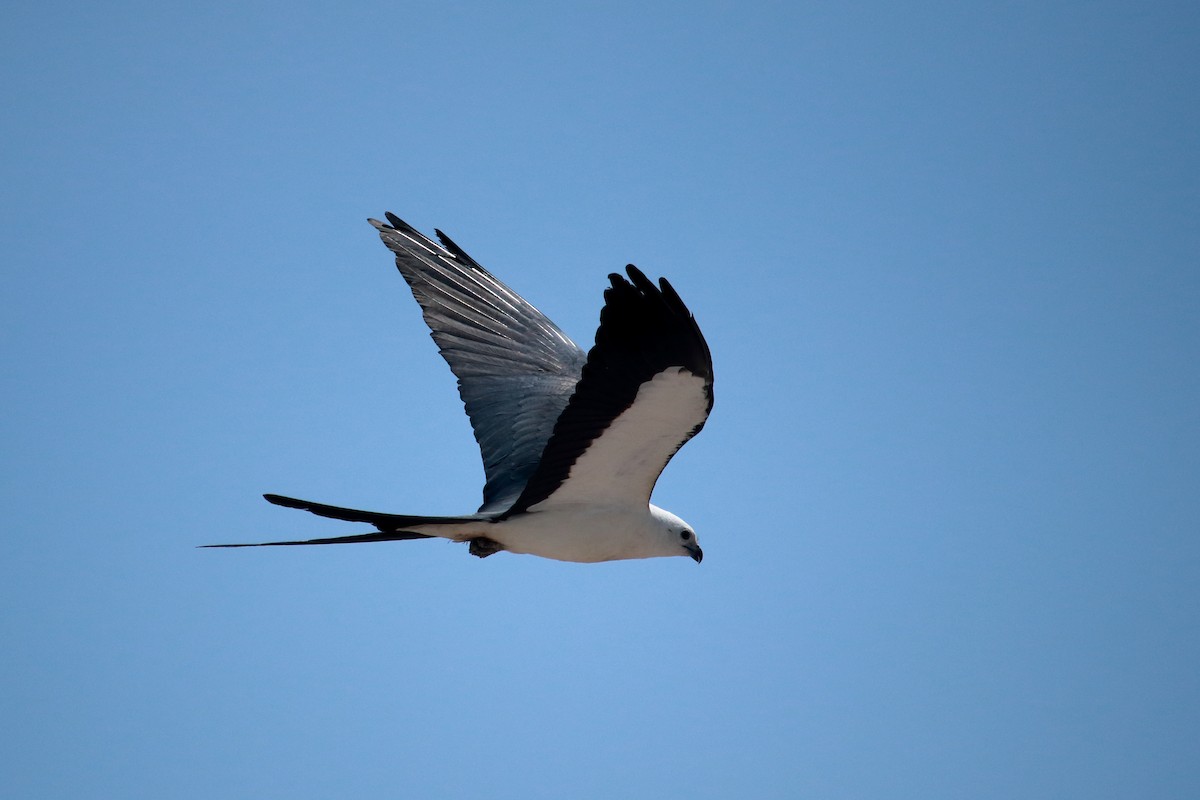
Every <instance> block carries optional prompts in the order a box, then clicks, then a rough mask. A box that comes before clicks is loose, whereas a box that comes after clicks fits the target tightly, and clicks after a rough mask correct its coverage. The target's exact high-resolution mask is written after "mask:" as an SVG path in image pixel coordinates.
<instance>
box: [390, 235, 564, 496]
mask: <svg viewBox="0 0 1200 800" xmlns="http://www.w3.org/2000/svg"><path fill="white" fill-rule="evenodd" d="M387 220H388V223H390V224H387V223H383V222H379V221H378V220H374V219H373V220H370V222H371V224H372V225H374V226H375V228H376V229H377V230H378V231H379V236H380V238H381V239H383V243H384V244H385V245H387V246H388V249H390V250H391V251H392V252H393V253H395V254H396V267H397V268H398V269H399V270H400V274H401V275H403V276H404V280H405V281H407V282H408V285H409V287H410V288H411V289H412V293H413V297H415V298H416V300H417V302H418V303H419V304H420V306H421V312H422V314H423V315H424V317H425V322H426V324H427V325H429V330H430V332H431V334H432V336H433V340H434V341H435V342H436V343H437V346H438V349H439V350H440V351H441V353H442V356H443V357H444V358H445V359H446V363H448V364H449V365H450V369H451V370H452V371H453V372H454V374H455V376H457V377H458V393H459V396H460V397H462V401H463V404H464V405H465V406H466V409H467V416H469V417H470V418H471V427H472V428H474V430H475V440H476V441H477V442H479V450H480V453H481V454H482V456H483V469H484V474H485V475H486V478H487V483H486V484H485V486H484V488H483V505H482V507H481V508H480V509H479V510H480V511H481V512H483V511H489V512H490V511H503V510H505V509H507V508H508V507H510V506H511V505H512V502H513V501H514V500H515V499H516V498H517V496H518V495H519V494H520V493H521V491H522V490H523V489H524V488H525V484H526V483H527V482H528V480H529V477H530V475H532V474H533V472H534V470H535V469H536V468H537V466H538V461H539V457H540V456H541V454H542V451H543V450H544V449H545V447H546V442H547V441H548V440H549V438H550V434H551V431H552V429H553V426H554V421H555V420H556V419H557V418H558V416H559V414H560V413H561V412H562V410H563V408H564V407H566V405H567V400H568V399H569V398H570V396H571V393H572V392H573V391H574V390H575V384H576V383H577V382H578V381H579V376H580V371H581V370H582V369H583V364H584V361H585V358H586V357H585V355H584V352H583V350H581V349H580V348H579V347H578V346H577V345H576V344H575V343H574V342H572V341H571V340H570V339H569V338H567V336H566V334H564V333H563V332H562V331H561V330H559V328H558V326H557V325H555V324H554V323H553V322H551V321H550V320H549V319H548V318H547V317H546V316H545V315H544V314H542V312H540V311H538V310H537V309H536V308H534V307H533V306H531V305H530V304H529V303H528V302H526V301H525V300H524V299H523V298H522V297H521V296H520V295H518V294H517V293H516V292H514V291H513V290H512V289H509V288H508V287H507V286H505V285H504V284H503V283H501V282H500V281H498V280H496V279H495V278H494V277H492V275H491V274H490V273H489V272H488V271H487V270H485V269H484V268H483V267H481V266H479V264H477V263H476V262H475V260H474V259H472V258H471V257H470V256H468V255H467V254H466V253H465V252H463V250H462V248H460V247H459V246H458V245H456V244H455V243H454V242H453V241H451V240H450V238H449V237H447V236H446V235H445V234H443V233H442V232H441V231H436V233H437V236H438V238H439V239H440V240H441V245H438V244H437V243H435V242H434V241H433V240H431V239H429V238H428V237H426V236H423V235H422V234H420V233H419V232H417V230H416V229H414V228H413V227H412V226H411V225H408V224H407V223H405V222H404V221H403V220H401V219H400V218H398V217H396V216H395V215H393V214H388V215H387Z"/></svg>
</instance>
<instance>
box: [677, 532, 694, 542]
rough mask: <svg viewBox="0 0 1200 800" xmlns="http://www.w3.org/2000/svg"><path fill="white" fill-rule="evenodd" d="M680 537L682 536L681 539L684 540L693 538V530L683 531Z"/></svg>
mask: <svg viewBox="0 0 1200 800" xmlns="http://www.w3.org/2000/svg"><path fill="white" fill-rule="evenodd" d="M679 538H680V539H683V540H684V541H685V542H686V541H687V540H688V539H691V538H692V532H691V531H684V532H683V533H681V534H679Z"/></svg>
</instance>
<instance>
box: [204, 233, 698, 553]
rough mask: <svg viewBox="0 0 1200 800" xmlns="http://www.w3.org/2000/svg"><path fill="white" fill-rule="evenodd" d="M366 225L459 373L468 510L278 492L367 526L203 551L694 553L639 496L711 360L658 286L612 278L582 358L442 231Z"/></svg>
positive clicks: (644, 494)
mask: <svg viewBox="0 0 1200 800" xmlns="http://www.w3.org/2000/svg"><path fill="white" fill-rule="evenodd" d="M386 216H387V220H388V221H387V222H386V223H384V222H380V221H379V220H375V219H372V220H369V221H370V223H371V224H372V225H374V226H375V228H376V230H377V231H378V232H379V236H380V238H381V239H383V243H384V244H385V245H387V247H388V249H390V250H391V251H392V252H393V253H395V255H396V267H397V268H398V269H399V270H400V274H401V275H402V276H404V280H405V281H407V282H408V285H409V287H410V288H411V289H412V293H413V297H415V298H416V300H417V303H418V304H419V305H420V306H421V313H422V314H423V315H424V317H425V322H426V324H427V325H428V326H429V329H430V332H431V334H432V336H433V340H434V342H436V343H437V346H438V349H439V350H440V351H441V353H442V356H443V357H444V358H445V359H446V362H447V363H448V364H449V365H450V369H451V370H452V371H453V372H454V374H455V376H457V378H458V391H459V395H460V396H461V397H462V401H463V404H464V405H465V406H466V410H467V415H468V416H469V417H470V418H471V426H472V428H473V429H474V431H475V439H476V440H477V441H478V442H479V450H480V452H481V454H482V456H483V468H484V473H485V476H486V483H485V485H484V487H483V505H482V506H480V508H479V510H478V511H476V512H475V513H474V514H467V515H464V516H460V517H428V516H413V515H407V514H387V513H381V512H377V511H358V510H355V509H350V508H341V507H339V506H331V505H325V504H323V503H314V502H311V501H309V500H297V499H295V498H292V497H282V496H280V495H277V494H267V495H263V496H264V497H265V498H266V499H267V500H268V501H270V502H272V503H274V504H275V505H279V506H286V507H287V508H298V509H302V510H304V511H309V512H311V513H313V514H317V515H318V516H322V517H330V518H332V519H340V520H346V521H349V522H364V523H368V524H370V525H372V526H373V527H374V530H373V531H370V532H367V533H360V534H356V535H351V536H337V537H333V538H328V539H308V540H304V541H289V542H262V543H255V544H218V545H205V546H206V547H265V546H277V545H316V544H349V543H357V542H385V541H396V540H407V539H429V538H435V537H441V538H444V539H450V540H452V541H456V542H467V543H468V546H469V551H470V553H471V554H472V555H475V556H479V557H480V558H484V557H486V556H490V555H492V554H493V553H498V552H500V551H502V550H506V551H508V552H510V553H528V554H531V555H536V556H542V557H544V558H552V559H557V560H559V561H576V562H597V561H615V560H619V559H630V558H652V557H655V556H688V557H690V558H692V559H694V560H695V561H696V562H699V561H700V560H701V559H702V558H703V557H704V552H703V551H702V550H701V549H700V544H699V542H697V541H696V533H695V531H694V530H693V529H692V527H691V526H690V525H688V524H687V523H686V522H684V521H683V520H682V519H680V518H679V517H677V516H675V515H674V514H672V513H671V512H669V511H665V510H663V509H661V508H659V507H657V506H655V505H653V504H652V503H651V502H650V493H651V492H652V491H653V489H654V484H655V482H656V481H657V480H658V476H659V473H661V472H662V470H663V468H664V467H665V466H666V465H667V462H668V461H669V460H670V459H671V456H673V455H674V454H675V452H676V451H677V450H679V448H680V447H682V446H683V445H684V444H685V443H686V442H687V441H688V440H689V439H691V438H692V437H693V436H695V435H696V434H697V433H698V432H699V431H700V429H701V428H703V427H704V422H705V420H706V419H707V418H708V413H709V411H711V410H712V405H713V370H712V356H711V354H710V353H709V350H708V344H707V343H706V342H705V341H704V336H703V335H702V334H701V333H700V328H699V327H698V326H697V325H696V320H695V319H694V318H693V317H692V314H691V312H690V311H688V309H687V306H685V305H684V304H683V301H682V300H680V299H679V295H678V294H676V293H675V290H674V289H673V288H672V287H671V284H669V283H668V282H667V280H666V279H665V278H662V279H660V280H659V283H658V285H657V286H656V285H655V284H654V283H653V282H652V281H650V280H649V279H648V278H647V277H646V276H645V275H643V274H642V273H641V271H639V270H638V269H637V267H635V266H633V265H632V264H631V265H629V266H628V267H626V273H627V274H628V278H626V277H624V276H622V275H618V274H616V273H614V274H612V275H609V276H608V277H609V282H610V283H611V286H610V287H609V288H607V289H605V290H604V308H602V309H601V311H600V327H599V329H598V330H597V331H596V343H595V345H593V346H592V349H591V350H590V351H588V352H587V353H586V354H585V353H584V352H583V350H581V349H580V348H579V346H578V345H576V344H575V343H574V342H572V341H571V340H570V339H569V338H567V336H566V334H564V333H563V332H562V331H561V330H559V328H558V326H557V325H555V324H554V323H553V322H551V321H550V320H549V319H547V318H546V316H545V315H543V314H542V313H541V312H540V311H538V310H537V309H536V308H534V307H533V306H532V305H530V304H529V303H528V302H526V301H525V299H524V298H522V297H520V296H519V295H518V294H517V293H516V292H514V291H513V290H511V289H509V288H508V287H507V286H505V285H504V284H503V283H501V282H500V281H498V280H496V278H494V277H493V276H492V275H491V273H489V272H488V271H487V270H485V269H484V268H483V267H481V266H480V265H479V264H478V263H476V261H475V260H474V259H473V258H471V257H470V256H469V255H467V254H466V253H465V252H464V251H463V249H462V248H461V247H459V246H458V245H456V244H455V243H454V242H453V241H451V240H450V238H449V237H447V236H446V235H445V234H443V233H442V232H441V231H435V232H436V234H437V237H438V239H439V241H440V242H441V244H440V245H439V244H438V243H437V242H434V241H433V240H432V239H429V238H428V237H426V236H424V235H422V234H421V233H419V232H418V231H417V230H416V229H415V228H413V227H412V226H410V225H408V224H407V223H405V222H404V221H403V220H401V219H400V218H398V217H396V216H395V215H394V214H391V213H389V214H387V215H386Z"/></svg>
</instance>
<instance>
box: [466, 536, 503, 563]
mask: <svg viewBox="0 0 1200 800" xmlns="http://www.w3.org/2000/svg"><path fill="white" fill-rule="evenodd" d="M503 549H504V545H502V544H500V543H499V542H497V541H496V540H495V539H489V538H487V537H486V536H480V537H479V538H477V539H472V540H471V545H470V549H469V552H470V553H471V555H473V556H479V557H480V558H487V557H488V556H490V555H493V554H495V553H499V552H500V551H501V550H503Z"/></svg>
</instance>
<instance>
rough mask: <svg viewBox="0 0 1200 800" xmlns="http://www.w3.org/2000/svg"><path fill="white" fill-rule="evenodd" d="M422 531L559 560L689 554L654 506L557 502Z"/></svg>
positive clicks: (421, 529) (420, 529)
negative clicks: (483, 541)
mask: <svg viewBox="0 0 1200 800" xmlns="http://www.w3.org/2000/svg"><path fill="white" fill-rule="evenodd" d="M410 530H413V531H416V532H417V533H426V534H430V535H432V536H440V537H443V538H446V539H451V540H454V541H459V542H465V541H470V540H471V539H475V538H479V537H484V538H487V539H491V540H492V541H495V542H497V543H498V544H500V545H501V546H502V547H503V548H504V549H505V550H507V551H509V552H511V553H528V554H530V555H535V556H541V557H542V558H552V559H555V560H557V561H577V562H583V563H591V562H596V561H618V560H622V559H630V558H653V557H655V556H674V555H686V552H684V551H683V550H682V549H681V548H680V547H679V546H678V543H676V542H674V541H673V540H672V539H671V534H670V533H669V532H666V533H664V531H663V529H662V526H661V525H660V523H659V522H658V520H657V519H655V517H654V516H653V515H652V513H651V511H650V507H649V506H647V507H646V508H644V509H641V510H638V509H631V508H628V507H611V506H595V505H582V506H556V507H554V508H549V509H546V510H543V511H531V512H529V513H526V514H519V515H517V516H515V517H512V518H511V519H507V520H504V521H503V522H494V523H491V522H471V523H463V524H455V525H417V526H413V527H412V528H410Z"/></svg>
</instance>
